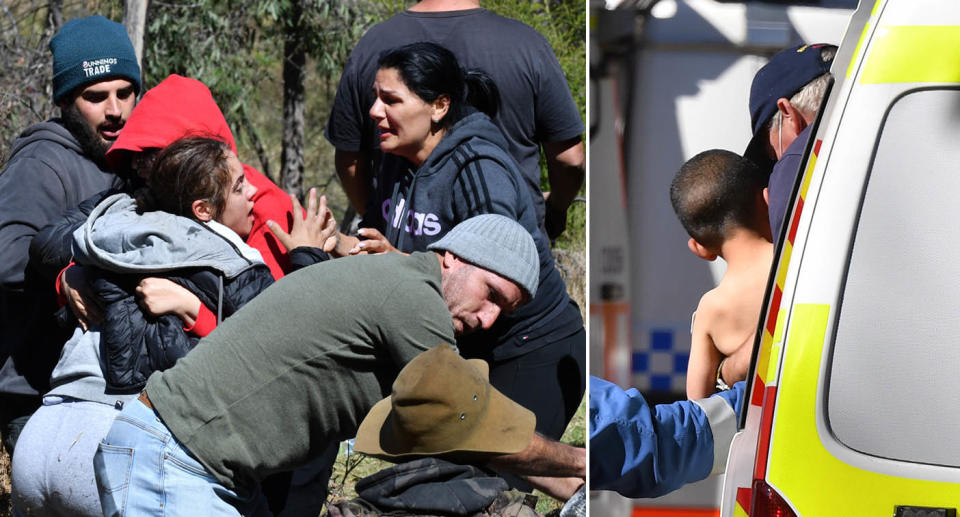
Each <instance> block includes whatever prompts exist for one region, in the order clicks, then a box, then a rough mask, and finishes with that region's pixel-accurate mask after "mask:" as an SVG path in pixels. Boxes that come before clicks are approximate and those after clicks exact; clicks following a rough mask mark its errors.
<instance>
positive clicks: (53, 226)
mask: <svg viewBox="0 0 960 517" xmlns="http://www.w3.org/2000/svg"><path fill="white" fill-rule="evenodd" d="M118 192H119V190H115V189H110V190H104V191H103V192H100V193H99V194H96V195H94V196H92V197H90V198H88V199H87V200H85V201H83V202H82V203H80V204H79V205H77V206H76V207H74V208H72V209H70V210H68V211H67V212H66V213H65V214H63V216H62V217H60V218H59V219H57V220H56V221H54V222H52V223H50V224H48V225H46V226H44V227H43V228H41V229H40V231H39V232H38V233H37V235H36V237H34V238H33V241H31V242H30V267H31V268H32V269H33V270H34V271H35V272H36V273H37V274H39V275H40V276H41V277H42V278H44V279H46V280H49V281H50V282H51V284H52V282H53V281H54V280H55V279H56V278H57V275H58V274H60V271H61V270H62V269H63V268H65V267H67V264H69V263H70V260H71V259H72V258H73V232H74V231H75V230H76V229H77V228H79V227H80V226H81V225H82V224H83V223H84V222H86V221H87V216H89V215H90V212H93V209H94V208H96V206H97V205H98V204H100V202H101V201H103V200H104V199H106V198H108V197H110V196H112V195H113V194H116V193H118Z"/></svg>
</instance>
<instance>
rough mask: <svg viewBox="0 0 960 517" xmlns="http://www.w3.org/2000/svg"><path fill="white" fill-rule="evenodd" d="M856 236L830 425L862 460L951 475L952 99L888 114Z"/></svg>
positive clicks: (958, 409)
mask: <svg viewBox="0 0 960 517" xmlns="http://www.w3.org/2000/svg"><path fill="white" fill-rule="evenodd" d="M855 231H856V235H855V238H854V244H853V250H852V252H851V255H850V261H849V265H848V269H847V278H846V283H845V286H844V290H843V293H842V298H841V302H840V314H839V320H838V322H837V333H836V340H835V343H834V349H833V356H832V362H831V363H830V366H829V368H830V380H829V386H828V388H827V390H828V391H827V399H826V402H827V411H826V412H827V417H828V421H829V424H828V425H829V426H830V429H831V430H832V431H833V433H834V435H835V436H836V437H837V439H839V440H840V441H841V442H843V443H844V444H846V445H847V446H848V447H850V448H852V449H855V450H858V451H860V452H863V453H867V454H871V455H875V456H879V457H884V458H890V459H896V460H903V461H911V462H919V463H927V464H936V465H949V466H960V440H955V439H953V438H952V436H953V435H954V434H955V432H956V430H957V429H960V90H948V89H922V90H915V91H913V92H911V93H909V94H907V95H904V96H902V97H900V98H899V99H898V100H897V101H895V102H894V103H893V105H892V106H891V107H890V109H889V112H888V114H887V118H886V120H885V122H884V123H883V126H882V128H881V132H880V137H879V143H878V145H877V150H876V154H875V158H874V162H873V164H872V167H871V170H870V176H869V180H868V184H867V187H866V189H865V192H864V195H863V201H862V206H861V213H860V219H859V222H858V225H857V228H856V230H855Z"/></svg>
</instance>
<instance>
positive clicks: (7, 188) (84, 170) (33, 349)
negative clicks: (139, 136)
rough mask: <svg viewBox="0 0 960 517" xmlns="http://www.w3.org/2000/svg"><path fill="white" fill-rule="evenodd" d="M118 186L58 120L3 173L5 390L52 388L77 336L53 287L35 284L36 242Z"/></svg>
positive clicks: (28, 142)
mask: <svg viewBox="0 0 960 517" xmlns="http://www.w3.org/2000/svg"><path fill="white" fill-rule="evenodd" d="M118 184H119V180H118V178H117V177H116V176H115V175H114V174H112V173H110V172H107V171H105V170H103V169H101V168H100V167H99V166H98V165H97V164H96V163H94V162H93V161H91V160H90V159H89V158H88V157H87V156H85V155H84V154H83V150H82V149H81V148H80V144H79V143H78V142H77V140H76V138H74V137H73V135H72V134H71V133H70V132H69V131H68V130H67V128H66V127H64V125H63V124H62V123H61V122H60V121H59V120H58V119H52V120H48V121H46V122H41V123H38V124H34V125H32V126H30V127H29V128H27V129H26V130H25V131H24V132H23V133H22V134H21V135H20V137H19V138H18V139H17V140H16V141H15V142H14V143H13V147H12V149H11V152H10V159H9V161H8V162H7V164H6V167H5V168H4V169H3V172H0V363H3V361H7V362H6V364H5V365H4V367H3V370H2V372H0V393H21V394H35V393H37V392H38V391H40V392H43V391H45V390H46V388H47V386H46V382H47V380H48V379H49V376H50V367H51V366H52V365H53V363H54V362H55V361H56V354H57V352H58V351H59V349H60V345H61V344H63V341H64V340H65V339H66V338H67V336H68V335H69V333H68V332H66V333H65V332H64V330H66V329H60V328H58V327H57V325H56V323H55V320H54V317H53V313H54V312H55V311H56V310H57V307H56V303H55V296H56V294H55V293H54V292H53V285H47V284H46V283H43V284H40V283H39V282H37V283H36V284H35V283H34V282H33V281H31V283H30V285H27V278H26V269H27V259H28V256H29V253H28V250H29V246H30V241H31V240H32V239H33V237H34V235H36V233H37V231H39V230H40V228H42V227H44V226H46V225H47V224H49V223H50V222H53V221H54V220H56V219H57V218H58V217H60V215H61V214H63V213H64V212H65V211H67V210H68V209H70V208H73V207H74V206H76V205H78V204H79V203H80V202H81V201H83V200H85V199H87V198H89V197H90V196H93V195H94V194H96V193H98V192H101V191H103V190H106V189H108V188H111V187H113V186H117V185H118ZM10 356H13V357H12V358H11V359H10V360H9V361H8V360H7V359H8V357H10ZM14 360H15V361H16V369H14V367H13V363H14ZM21 374H22V375H21ZM23 375H26V376H27V379H29V385H28V382H27V380H26V379H24V377H23Z"/></svg>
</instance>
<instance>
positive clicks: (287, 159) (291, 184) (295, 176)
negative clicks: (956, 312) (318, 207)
mask: <svg viewBox="0 0 960 517" xmlns="http://www.w3.org/2000/svg"><path fill="white" fill-rule="evenodd" d="M303 1H304V0H292V1H291V5H290V10H289V15H288V16H286V17H285V18H286V20H287V24H286V25H285V27H284V42H283V151H282V153H281V155H280V161H281V170H280V188H282V189H283V190H285V191H287V192H288V193H290V194H293V195H295V196H297V197H298V198H300V199H302V198H303V131H304V129H303V126H304V121H303V112H304V76H305V67H306V62H307V51H306V50H307V49H306V33H305V30H306V28H305V27H304V26H303V25H304V22H303Z"/></svg>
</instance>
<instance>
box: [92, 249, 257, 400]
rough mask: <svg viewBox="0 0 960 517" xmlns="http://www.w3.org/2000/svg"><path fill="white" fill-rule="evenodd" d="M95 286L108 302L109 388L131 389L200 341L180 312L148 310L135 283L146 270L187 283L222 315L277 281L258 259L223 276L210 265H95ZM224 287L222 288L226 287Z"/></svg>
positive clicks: (105, 356)
mask: <svg viewBox="0 0 960 517" xmlns="http://www.w3.org/2000/svg"><path fill="white" fill-rule="evenodd" d="M92 273H93V278H92V280H91V286H92V288H93V291H94V294H95V296H96V297H97V298H98V299H99V300H101V301H102V302H103V304H104V305H105V306H106V307H107V309H106V311H105V312H106V314H105V318H104V322H103V325H102V327H101V330H100V354H101V358H102V360H103V365H104V372H103V374H104V378H105V379H106V381H107V390H108V391H109V392H111V393H131V392H136V391H139V390H141V389H143V386H144V385H145V384H146V382H147V378H148V377H150V374H151V373H153V372H155V371H159V370H166V369H167V368H169V367H171V366H173V364H174V363H175V362H176V361H177V360H178V359H180V358H181V357H183V356H184V355H186V353H187V352H189V351H190V350H192V349H193V347H194V346H196V344H197V342H198V341H200V338H199V337H196V336H194V335H192V334H190V333H187V332H184V330H183V321H182V320H181V319H180V318H179V317H178V316H175V315H172V314H164V315H161V316H159V317H155V316H152V315H150V314H147V313H145V312H144V311H143V310H142V309H141V308H140V306H139V305H137V298H136V296H135V289H136V288H137V284H139V283H140V280H142V279H143V278H145V277H146V276H155V277H162V278H167V279H169V280H171V281H173V282H176V283H177V284H180V285H182V286H183V287H185V288H187V290H189V291H190V292H192V293H193V294H195V295H197V297H198V298H200V301H201V302H202V303H203V304H204V305H206V306H207V307H209V308H211V310H212V311H214V313H216V312H217V310H218V304H219V306H220V318H219V319H223V318H228V317H230V316H231V315H233V313H235V312H236V311H237V310H239V309H240V308H241V307H243V306H244V305H245V304H246V303H247V302H248V301H250V300H251V299H253V297H254V296H256V295H258V294H260V293H261V292H262V291H263V290H264V289H266V288H267V287H269V286H270V285H271V284H273V276H271V275H270V269H269V268H268V267H267V266H266V264H257V265H254V266H252V267H250V268H249V269H247V270H246V271H244V272H243V273H240V274H239V275H237V276H235V277H233V278H229V279H224V277H223V275H222V274H221V273H220V272H217V271H214V270H211V269H207V268H185V269H178V270H174V271H171V272H169V273H168V274H152V275H137V274H118V273H114V272H110V271H105V270H102V269H97V268H92ZM221 290H222V293H221Z"/></svg>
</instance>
